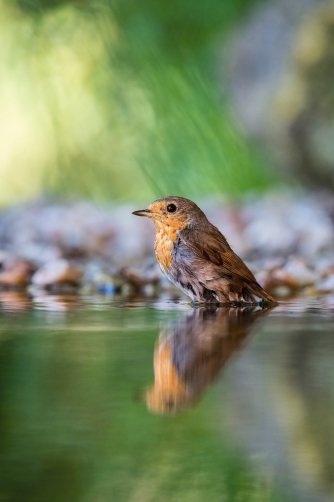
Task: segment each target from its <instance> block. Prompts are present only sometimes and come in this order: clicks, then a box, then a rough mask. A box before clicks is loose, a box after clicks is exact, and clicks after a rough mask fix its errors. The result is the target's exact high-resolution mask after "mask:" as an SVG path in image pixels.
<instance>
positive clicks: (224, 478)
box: [0, 292, 334, 502]
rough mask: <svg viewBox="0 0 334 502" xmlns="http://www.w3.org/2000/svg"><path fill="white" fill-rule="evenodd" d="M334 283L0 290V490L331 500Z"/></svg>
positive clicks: (32, 497) (27, 495)
mask: <svg viewBox="0 0 334 502" xmlns="http://www.w3.org/2000/svg"><path fill="white" fill-rule="evenodd" d="M333 320H334V298H330V297H324V298H322V299H312V300H305V299H303V300H302V299H300V300H295V301H291V302H284V303H282V304H281V305H279V306H278V307H276V308H274V309H268V310H261V309H259V308H258V309H255V308H246V309H226V308H220V309H215V308H207V309H205V308H197V309H193V308H191V306H190V305H188V304H187V303H186V300H184V299H178V300H173V299H169V298H159V299H149V300H148V299H131V300H125V299H118V300H110V299H108V298H103V297H94V298H93V297H92V298H82V297H75V296H68V297H66V296H47V295H42V296H40V297H34V298H31V297H27V296H25V295H23V294H20V293H17V292H1V293H0V359H1V360H0V501H1V502H2V501H3V502H7V501H8V502H12V501H13V502H21V501H22V502H25V501H31V502H39V501H41V502H42V501H43V502H45V501H48V502H53V501H62V502H67V501H69V502H76V501H80V502H107V501H108V502H109V501H120V502H123V501H139V502H140V501H143V502H151V501H152V502H153V501H154V502H155V501H165V500H166V501H167V500H168V501H182V502H183V501H189V502H190V501H191V502H196V501H198V502H202V501H206V500H207V501H210V502H211V501H213V502H215V501H228V502H229V501H231V502H232V501H233V502H252V501H254V502H255V501H257V502H258V501H259V502H262V501H263V502H264V501H268V502H269V501H277V502H279V501H299V500H300V501H303V502H304V501H326V500H334V364H333V363H334V330H333Z"/></svg>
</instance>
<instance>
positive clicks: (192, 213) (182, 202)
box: [132, 195, 206, 229]
mask: <svg viewBox="0 0 334 502" xmlns="http://www.w3.org/2000/svg"><path fill="white" fill-rule="evenodd" d="M132 214H135V215H137V216H146V217H147V218H151V219H152V220H153V221H154V222H155V223H156V224H158V225H159V224H160V225H161V224H162V225H168V226H171V227H176V228H178V229H182V228H185V227H186V226H190V225H195V224H196V223H198V222H200V221H203V220H206V216H205V214H204V213H203V211H201V209H200V208H199V207H198V206H197V205H196V204H195V203H194V202H192V201H191V200H189V199H185V198H183V197H176V196H173V195H171V196H169V197H163V198H162V199H158V200H155V201H154V202H152V204H150V205H149V206H148V208H147V209H141V210H140V211H134V212H133V213H132Z"/></svg>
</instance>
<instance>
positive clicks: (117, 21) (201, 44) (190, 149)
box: [0, 0, 273, 205]
mask: <svg viewBox="0 0 334 502" xmlns="http://www.w3.org/2000/svg"><path fill="white" fill-rule="evenodd" d="M251 4H254V0H234V1H233V2H231V1H230V2H224V1H221V0H208V1H207V2H192V1H190V0H185V1H183V2H180V1H178V0H170V1H168V2H166V1H163V0H158V1H157V0H142V1H140V2H138V1H135V0H122V1H117V0H95V1H93V0H77V1H65V0H62V1H61V0H49V1H47V0H39V1H38V0H16V1H13V0H10V1H9V0H7V1H6V0H0V43H1V48H2V50H1V52H0V107H1V114H0V138H1V151H0V176H1V181H2V183H1V187H0V204H1V205H4V204H9V203H14V202H17V201H19V200H22V199H27V198H34V197H37V196H39V195H40V194H43V193H52V194H55V195H60V196H62V197H67V196H69V195H70V196H72V195H75V196H76V195H78V196H83V197H91V198H94V199H96V200H110V199H118V200H126V199H146V200H147V198H149V199H150V198H152V197H158V196H162V195H167V194H175V195H184V196H187V197H193V196H196V195H198V194H201V195H205V194H225V195H226V194H227V195H230V196H238V195H239V194H242V193H244V192H245V191H246V190H254V189H256V190H260V189H264V188H266V187H268V186H270V185H271V184H272V183H273V180H272V174H270V172H269V171H268V170H267V169H265V161H264V159H263V158H262V155H261V154H259V153H258V152H257V151H255V150H254V148H253V147H252V146H251V145H250V144H249V143H248V142H247V141H246V140H245V138H244V137H243V134H242V133H241V130H240V127H239V126H238V124H237V123H236V120H235V118H234V117H233V113H231V111H230V109H229V104H228V100H227V99H224V90H223V87H224V85H223V84H222V81H223V78H222V75H223V74H224V68H223V67H222V58H221V52H222V49H223V46H224V37H226V36H228V34H229V30H230V29H231V27H233V26H234V25H235V23H237V22H239V21H240V19H242V16H244V15H245V14H246V13H247V10H248V8H249V7H250V5H251Z"/></svg>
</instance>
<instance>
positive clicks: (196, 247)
mask: <svg viewBox="0 0 334 502" xmlns="http://www.w3.org/2000/svg"><path fill="white" fill-rule="evenodd" d="M179 238H180V241H181V242H180V244H181V247H182V246H185V247H186V248H188V249H189V250H191V251H192V252H193V253H194V254H195V255H196V256H197V257H198V259H199V260H201V261H202V260H203V261H204V262H206V263H207V265H208V266H209V265H212V267H211V266H209V269H210V270H211V269H212V272H214V273H215V275H216V273H217V272H218V271H219V274H220V275H221V277H225V278H228V280H229V282H230V283H231V284H233V285H234V286H235V287H236V289H237V290H238V291H240V292H242V291H243V290H244V287H246V288H247V289H249V290H250V291H251V292H252V293H253V294H255V295H257V296H259V297H261V298H263V299H265V300H266V301H269V302H275V300H274V299H273V298H272V297H271V296H270V295H268V293H266V292H265V291H264V290H263V289H262V288H261V286H260V285H259V284H258V283H257V281H256V279H255V277H254V275H253V274H252V272H251V271H250V270H249V268H248V267H247V265H246V264H245V263H244V262H243V261H242V259H241V258H239V256H238V255H236V254H235V253H234V251H233V250H232V249H231V247H230V246H229V244H228V242H227V240H226V239H225V237H224V236H223V235H222V234H221V233H220V232H219V230H218V229H217V228H216V227H214V226H213V225H211V224H209V225H206V226H205V228H202V227H201V228H198V229H194V228H191V229H187V228H185V229H183V230H182V231H181V232H179ZM206 269H208V268H207V267H206Z"/></svg>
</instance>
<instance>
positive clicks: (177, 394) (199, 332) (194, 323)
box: [146, 307, 274, 414]
mask: <svg viewBox="0 0 334 502" xmlns="http://www.w3.org/2000/svg"><path fill="white" fill-rule="evenodd" d="M272 308H274V307H271V308H267V309H260V308H259V307H246V308H238V309H231V308H227V307H225V308H217V307H211V308H205V307H201V308H197V309H194V310H192V311H191V312H190V313H187V315H186V316H185V317H183V318H182V319H181V320H178V321H176V322H175V323H174V324H172V325H169V326H168V327H166V328H165V329H163V331H162V332H161V333H160V336H159V338H158V340H157V342H156V347H155V351H154V378H155V381H154V385H153V386H152V387H151V388H150V389H149V390H148V391H147V392H146V403H147V406H148V408H149V409H150V410H151V411H152V412H154V413H159V414H173V413H177V412H180V411H182V410H184V409H186V408H188V407H190V406H192V405H194V404H195V403H196V402H197V401H198V400H199V399H200V397H201V396H202V394H203V393H204V391H205V389H206V387H207V386H208V385H209V384H210V383H211V382H213V381H214V380H215V378H216V377H217V376H218V373H219V372H220V370H221V369H222V368H223V367H224V365H225V364H226V362H227V361H228V360H229V359H230V357H231V356H232V354H233V353H234V352H235V351H236V350H237V349H240V348H241V347H242V346H243V344H244V343H245V341H246V339H247V338H248V335H249V333H250V331H251V328H252V327H253V324H254V322H255V320H256V319H257V318H258V317H261V316H264V315H266V314H267V313H268V312H269V311H270V310H272Z"/></svg>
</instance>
